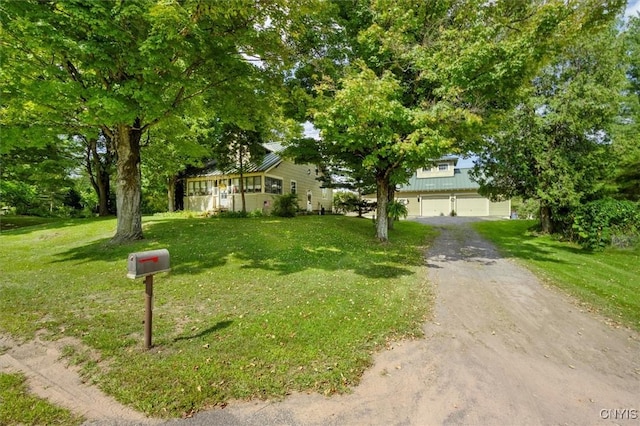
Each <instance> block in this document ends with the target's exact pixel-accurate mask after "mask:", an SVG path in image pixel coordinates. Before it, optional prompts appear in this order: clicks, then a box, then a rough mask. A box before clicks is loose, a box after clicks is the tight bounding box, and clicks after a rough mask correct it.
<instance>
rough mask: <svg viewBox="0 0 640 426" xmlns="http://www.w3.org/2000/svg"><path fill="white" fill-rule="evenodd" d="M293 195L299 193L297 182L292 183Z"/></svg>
mask: <svg viewBox="0 0 640 426" xmlns="http://www.w3.org/2000/svg"><path fill="white" fill-rule="evenodd" d="M291 193H292V194H297V193H298V182H296V181H295V180H292V181H291Z"/></svg>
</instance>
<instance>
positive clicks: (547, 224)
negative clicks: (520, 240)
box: [540, 202, 553, 234]
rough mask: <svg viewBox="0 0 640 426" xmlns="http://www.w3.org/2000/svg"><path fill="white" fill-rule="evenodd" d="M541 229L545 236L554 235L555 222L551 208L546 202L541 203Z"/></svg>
mask: <svg viewBox="0 0 640 426" xmlns="http://www.w3.org/2000/svg"><path fill="white" fill-rule="evenodd" d="M540 228H541V231H542V233H543V234H551V233H553V221H552V220H551V207H549V206H548V205H547V204H545V203H544V202H541V203H540Z"/></svg>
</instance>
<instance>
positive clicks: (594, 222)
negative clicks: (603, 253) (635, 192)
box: [573, 198, 640, 250]
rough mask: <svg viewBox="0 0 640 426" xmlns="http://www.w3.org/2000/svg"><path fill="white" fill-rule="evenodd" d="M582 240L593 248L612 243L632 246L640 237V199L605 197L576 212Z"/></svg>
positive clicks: (575, 229)
mask: <svg viewBox="0 0 640 426" xmlns="http://www.w3.org/2000/svg"><path fill="white" fill-rule="evenodd" d="M573 229H574V231H575V232H576V234H577V237H578V242H579V243H580V244H581V245H582V246H583V247H584V248H588V249H591V250H601V249H603V248H604V247H605V246H607V245H610V244H612V243H614V244H616V245H618V246H629V245H633V244H635V243H637V241H638V239H639V237H640V203H633V202H631V201H621V200H614V199H612V198H605V199H602V200H597V201H592V202H589V203H587V204H585V205H583V206H581V207H580V208H578V209H577V210H576V211H575V213H574V218H573Z"/></svg>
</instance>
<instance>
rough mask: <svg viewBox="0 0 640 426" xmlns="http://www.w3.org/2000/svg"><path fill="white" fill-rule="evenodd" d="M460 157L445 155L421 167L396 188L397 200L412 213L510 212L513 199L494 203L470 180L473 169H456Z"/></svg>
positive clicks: (505, 214)
mask: <svg viewBox="0 0 640 426" xmlns="http://www.w3.org/2000/svg"><path fill="white" fill-rule="evenodd" d="M457 164H458V158H457V157H454V156H449V157H444V158H441V159H440V160H438V161H437V162H436V163H435V165H434V166H433V167H431V168H421V169H418V170H417V171H416V172H415V173H414V174H413V176H412V177H411V179H409V182H408V183H406V184H404V185H400V186H399V187H398V189H397V190H396V194H395V196H396V200H397V201H400V202H403V203H405V205H406V206H407V210H408V212H409V216H449V215H451V214H452V212H453V213H455V214H456V215H458V216H504V217H509V215H510V213H511V200H506V201H498V202H494V201H491V200H489V199H488V198H486V197H483V196H482V195H480V194H478V188H479V187H480V185H478V183H476V182H474V181H473V180H471V177H470V175H469V172H470V171H471V168H457V167H456V166H457Z"/></svg>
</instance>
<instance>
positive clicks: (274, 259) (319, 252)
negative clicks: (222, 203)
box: [54, 218, 424, 278]
mask: <svg viewBox="0 0 640 426" xmlns="http://www.w3.org/2000/svg"><path fill="white" fill-rule="evenodd" d="M222 226H235V228H234V229H231V230H229V229H223V228H221V227H222ZM258 226H264V227H272V228H271V229H273V233H269V232H262V233H263V234H264V236H261V237H260V239H257V240H256V239H255V238H245V236H247V235H249V233H251V232H252V229H251V228H252V227H254V229H253V232H255V227H258ZM314 229H317V228H314ZM144 232H145V237H146V238H145V239H144V240H140V241H135V242H132V243H128V244H124V245H113V244H111V243H110V242H109V240H108V239H102V240H98V241H94V242H91V243H89V244H85V245H82V246H79V247H74V248H71V249H69V250H67V251H65V252H62V253H60V254H59V255H58V258H57V259H56V260H55V261H54V262H74V263H77V264H81V263H86V262H93V261H104V262H122V265H123V268H125V267H126V264H127V263H126V262H127V258H128V255H129V253H133V252H141V251H147V250H156V249H160V248H164V249H167V250H168V251H169V254H170V263H171V273H172V274H173V275H189V274H197V273H200V272H203V271H206V270H210V269H215V268H219V267H222V266H225V265H227V264H228V263H229V262H231V261H239V262H241V263H242V266H241V268H242V269H259V270H264V271H271V272H276V273H278V274H280V275H289V274H294V273H297V272H301V271H304V270H307V269H312V268H313V269H321V270H327V271H337V270H351V271H353V272H355V273H356V274H358V275H362V276H365V277H368V278H397V277H401V276H406V275H411V274H414V271H413V270H412V269H411V266H423V265H424V262H421V260H422V259H420V257H418V256H413V257H411V256H410V255H409V254H408V252H407V250H406V249H405V248H403V247H394V246H393V245H387V246H385V247H384V248H381V246H380V245H378V244H373V243H372V244H371V245H370V246H368V247H365V248H362V247H360V246H358V247H354V250H365V255H364V256H363V255H362V253H359V254H358V255H357V256H351V250H349V247H348V244H343V243H340V244H337V243H331V242H329V243H327V242H324V243H323V242H321V241H318V240H320V239H321V238H314V237H317V236H314V235H311V236H310V238H309V239H308V241H305V240H304V239H300V238H298V237H297V236H294V237H292V236H290V235H287V234H286V232H287V229H286V228H284V227H283V226H282V224H278V223H277V222H274V221H267V220H262V221H259V220H258V221H256V220H251V219H228V220H225V221H224V222H222V221H218V220H216V219H193V218H192V219H184V221H183V222H181V223H180V224H179V226H176V220H166V221H163V220H154V221H153V222H151V223H148V224H145V227H144ZM345 232H347V233H348V232H354V233H355V232H359V231H358V230H351V229H345ZM347 240H348V238H347ZM363 259H364V261H363ZM404 265H406V266H407V267H406V268H405V267H403V266H404Z"/></svg>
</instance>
